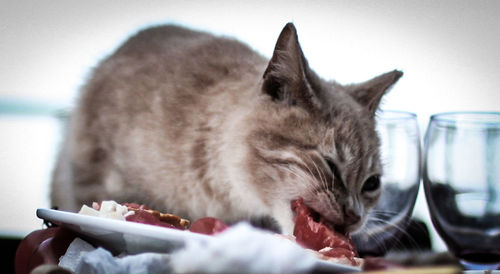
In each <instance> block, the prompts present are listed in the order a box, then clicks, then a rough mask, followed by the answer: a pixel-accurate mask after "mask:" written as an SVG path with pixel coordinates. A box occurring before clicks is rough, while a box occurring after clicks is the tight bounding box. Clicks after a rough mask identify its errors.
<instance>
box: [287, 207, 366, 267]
mask: <svg viewBox="0 0 500 274" xmlns="http://www.w3.org/2000/svg"><path fill="white" fill-rule="evenodd" d="M291 207H292V211H293V212H295V217H294V222H295V228H294V230H293V235H294V236H295V239H296V241H297V243H299V244H301V245H302V246H304V247H306V248H310V249H313V250H316V251H319V250H321V249H323V248H325V247H330V248H331V249H328V250H326V251H322V252H320V253H322V254H323V255H326V256H329V257H334V258H338V257H342V256H345V257H346V258H348V259H349V260H350V261H352V262H354V257H357V256H358V253H357V252H356V249H355V247H354V244H353V242H352V240H351V238H350V237H349V235H344V234H341V233H339V232H337V231H335V230H334V229H333V227H332V226H331V225H330V224H328V223H327V222H325V221H324V220H323V219H320V220H319V221H318V222H317V221H315V220H314V217H313V216H314V214H315V212H314V211H313V210H312V209H311V208H309V207H308V206H306V205H305V204H304V200H303V199H302V198H299V199H297V200H293V201H292V202H291Z"/></svg>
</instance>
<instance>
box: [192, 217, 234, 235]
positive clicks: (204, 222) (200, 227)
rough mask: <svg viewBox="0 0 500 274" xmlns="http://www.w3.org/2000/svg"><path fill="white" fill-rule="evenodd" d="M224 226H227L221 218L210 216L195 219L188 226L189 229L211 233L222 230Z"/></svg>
mask: <svg viewBox="0 0 500 274" xmlns="http://www.w3.org/2000/svg"><path fill="white" fill-rule="evenodd" d="M226 228H228V226H227V225H226V224H225V223H224V222H222V221H221V220H219V219H217V218H212V217H205V218H200V219H198V220H196V221H195V222H194V223H193V224H192V225H191V227H190V228H189V231H191V232H196V233H201V234H206V235H213V234H216V233H219V232H222V231H224V230H225V229H226Z"/></svg>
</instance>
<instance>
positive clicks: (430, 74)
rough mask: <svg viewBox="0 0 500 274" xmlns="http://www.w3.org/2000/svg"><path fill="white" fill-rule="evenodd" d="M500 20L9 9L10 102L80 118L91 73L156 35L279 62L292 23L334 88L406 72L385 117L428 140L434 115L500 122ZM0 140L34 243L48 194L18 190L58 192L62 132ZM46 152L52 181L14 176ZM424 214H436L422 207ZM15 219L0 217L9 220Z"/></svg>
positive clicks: (317, 7) (387, 1) (265, 8)
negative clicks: (168, 32) (495, 117)
mask: <svg viewBox="0 0 500 274" xmlns="http://www.w3.org/2000/svg"><path fill="white" fill-rule="evenodd" d="M498 14H500V1H494V0H490V1H481V0H479V1H469V0H458V1H433V0H424V1H400V0H382V1H357V0H356V1H347V0H346V1H94V0H92V1H63V0H38V1H14V0H12V1H5V0H3V1H2V3H1V8H0V99H2V98H11V97H15V98H29V99H36V100H39V101H41V102H48V103H50V104H57V105H60V106H63V107H71V106H72V104H73V103H74V99H75V98H76V94H77V90H78V87H79V86H80V85H81V84H82V83H83V81H84V80H85V76H86V75H87V73H88V71H89V69H90V68H91V67H92V66H93V65H95V64H96V63H97V62H98V60H100V59H101V58H103V57H104V56H105V55H106V54H108V53H109V52H110V51H112V50H113V49H114V48H115V47H117V46H118V44H119V43H121V42H123V40H124V39H126V37H127V36H129V35H130V34H131V33H132V32H134V31H136V30H137V29H139V28H142V27H145V26H148V25H150V24H157V23H163V22H176V23H182V24H186V25H189V26H193V27H197V28H201V29H206V30H209V31H212V32H215V33H219V34H225V35H231V36H236V37H238V38H240V39H241V40H243V41H245V42H247V43H248V44H249V45H251V46H252V47H254V48H255V49H256V50H258V51H260V52H261V53H262V54H264V55H266V56H270V54H271V53H272V49H273V47H274V43H275V41H276V38H277V36H278V34H279V32H280V31H281V29H282V27H283V26H284V25H285V23H286V22H289V21H292V22H294V23H295V25H296V27H297V29H298V33H299V39H300V42H301V44H302V47H303V50H304V52H305V55H306V57H307V58H308V60H309V62H310V65H311V67H312V68H313V69H315V70H316V71H317V72H318V73H319V74H320V75H321V76H323V77H324V78H327V79H336V80H337V81H339V82H341V83H350V82H356V81H363V80H366V79H369V78H371V77H373V76H375V75H377V74H380V73H383V72H386V71H389V70H392V69H395V68H397V69H400V70H403V71H404V72H405V75H404V77H403V78H402V79H401V80H400V82H399V83H398V84H397V86H396V87H395V88H394V89H393V90H392V91H391V93H390V94H389V95H388V96H387V97H386V98H385V102H384V108H385V109H397V110H406V111H412V112H415V113H417V114H418V116H419V119H420V125H421V132H422V133H423V132H424V131H425V126H426V122H427V120H428V118H429V115H430V114H432V113H436V112H442V111H452V110H495V111H500V104H499V103H500V90H499V87H500V77H499V72H500V69H499V64H500V50H499V49H500V20H499V18H498ZM0 122H1V121H0ZM0 128H1V129H2V131H1V132H0V149H1V150H0V157H1V159H4V161H2V162H0V163H2V166H0V171H1V172H0V178H1V184H2V188H0V189H1V190H2V194H3V195H5V196H12V197H16V201H19V202H18V203H19V204H21V203H25V202H26V203H27V200H29V204H30V205H29V206H28V207H26V208H24V209H23V208H21V209H20V210H22V214H20V215H23V214H26V215H29V214H32V215H33V217H32V218H31V219H30V220H28V221H22V220H21V217H19V220H18V219H17V217H12V218H13V224H12V227H9V228H8V229H9V230H13V231H20V232H21V233H26V232H28V231H30V230H32V229H34V228H37V227H39V220H37V219H36V218H35V217H34V208H36V207H41V206H47V205H46V196H45V193H43V195H42V194H39V195H40V196H41V197H39V200H37V198H36V197H35V196H36V195H34V196H33V193H30V191H20V192H14V191H10V190H6V189H7V188H8V187H7V186H8V185H10V184H14V182H15V184H25V185H27V187H26V189H30V188H31V189H33V190H32V191H33V192H34V191H38V190H39V186H38V184H40V181H44V182H47V181H48V180H49V179H48V178H49V172H50V169H51V165H52V161H53V158H52V157H53V152H52V151H47V149H46V148H43V149H42V147H43V146H44V145H43V144H45V143H46V144H54V142H55V141H54V140H56V138H57V137H58V136H59V135H58V134H59V132H57V130H56V129H55V128H53V127H51V126H50V125H48V124H46V128H45V129H46V130H48V131H51V132H52V134H53V135H50V136H48V135H43V134H40V135H33V136H32V137H33V138H38V139H39V140H38V141H37V143H36V144H37V145H34V143H30V145H26V144H25V143H23V142H25V140H24V139H22V138H20V139H14V140H16V142H15V144H10V143H8V141H6V140H12V138H11V135H12V132H13V131H11V130H10V129H9V127H5V126H2V127H0ZM25 134H30V133H29V131H25ZM43 138H45V139H43ZM54 146H55V145H54ZM33 147H34V148H33ZM36 147H39V149H40V150H37V151H35V152H34V153H36V154H40V155H44V156H45V157H46V158H45V159H46V160H45V161H44V160H41V159H40V161H39V162H40V163H39V164H36V163H34V164H33V165H34V166H36V167H37V168H41V169H42V170H45V171H44V172H41V173H40V174H41V175H39V176H41V177H43V179H42V180H41V179H40V178H28V177H26V176H24V175H23V176H21V174H22V170H23V169H22V166H23V164H22V161H21V162H19V164H4V163H5V162H9V163H14V162H10V161H9V159H10V157H12V155H15V154H19V155H24V154H22V153H25V151H26V150H27V149H36ZM26 157H27V156H26ZM26 161H28V158H26ZM15 163H17V162H15ZM44 182H42V183H44ZM42 189H43V188H42ZM28 194H29V195H28ZM11 200H12V199H11ZM6 201H10V200H9V199H5V200H0V207H2V208H5V207H6V203H7V202H6ZM416 214H421V215H423V216H424V215H425V214H426V213H425V206H424V205H423V200H422V199H421V198H420V200H419V206H418V207H417V212H416ZM4 215H5V213H0V219H4V217H5V216H4ZM0 229H1V228H0Z"/></svg>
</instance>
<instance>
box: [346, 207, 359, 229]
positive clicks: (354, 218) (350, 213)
mask: <svg viewBox="0 0 500 274" xmlns="http://www.w3.org/2000/svg"><path fill="white" fill-rule="evenodd" d="M360 219H361V216H359V214H358V213H356V212H355V211H354V210H353V209H351V208H347V207H344V226H345V227H348V226H351V225H353V224H355V223H357V222H359V220H360Z"/></svg>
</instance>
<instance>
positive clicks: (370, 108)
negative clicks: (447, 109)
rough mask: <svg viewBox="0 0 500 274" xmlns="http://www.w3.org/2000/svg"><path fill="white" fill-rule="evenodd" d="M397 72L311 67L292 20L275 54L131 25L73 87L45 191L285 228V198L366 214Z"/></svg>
mask: <svg viewBox="0 0 500 274" xmlns="http://www.w3.org/2000/svg"><path fill="white" fill-rule="evenodd" d="M401 76H402V72H400V71H398V70H394V71H391V72H387V73H385V74H382V75H380V76H378V77H375V78H373V79H371V80H368V81H366V82H363V83H356V84H349V85H341V84H339V83H337V82H335V81H325V80H323V79H321V78H320V77H319V76H318V75H317V74H316V73H315V72H313V70H312V69H311V68H309V65H308V62H307V60H306V58H305V57H304V54H303V52H302V49H301V47H300V44H299V41H298V36H297V30H296V28H295V26H294V25H293V23H288V24H286V26H285V27H284V28H283V30H282V32H281V34H280V35H279V37H278V40H277V43H276V46H275V49H274V52H273V55H272V57H271V59H270V60H269V59H266V58H265V57H263V56H262V55H260V54H258V53H257V52H255V51H254V50H252V49H251V48H250V47H249V46H247V45H246V44H243V43H241V42H239V41H236V40H235V39H232V38H227V37H217V36H214V35H211V34H209V33H205V32H200V31H195V30H190V29H186V28H183V27H180V26H175V25H166V26H157V27H151V28H148V29H145V30H142V31H139V32H138V33H137V34H135V35H134V36H132V37H131V38H130V39H129V40H128V41H127V42H125V43H124V44H123V45H122V46H121V47H119V48H118V49H117V50H116V52H114V53H113V54H112V55H110V56H109V57H108V58H106V59H105V60H103V61H102V62H101V63H100V64H99V65H98V66H97V67H96V68H95V69H94V70H93V73H92V75H91V77H90V79H89V80H88V82H87V83H86V85H85V86H84V87H83V90H82V93H81V94H80V98H79V101H78V105H77V106H76V108H75V109H74V111H73V113H72V116H71V117H70V121H69V123H68V125H67V128H68V130H67V135H66V138H65V141H64V144H63V146H62V149H61V152H60V155H59V159H58V162H57V164H56V167H55V170H54V175H53V182H52V190H51V203H52V205H53V206H57V207H59V209H62V210H68V211H77V210H78V209H79V208H80V207H81V206H82V204H89V203H91V202H92V201H101V200H107V199H112V200H116V201H118V202H136V203H143V204H146V205H148V206H149V207H151V208H154V209H156V210H161V211H166V212H171V213H174V214H177V215H180V216H183V217H186V218H188V219H191V220H195V219H198V218H201V217H205V216H213V217H217V218H219V219H221V220H222V221H224V222H227V223H229V224H232V223H235V222H238V221H241V220H251V221H253V222H254V223H259V222H260V223H261V225H262V226H267V227H268V228H269V229H272V230H276V231H279V232H281V233H284V234H291V233H292V232H293V227H294V223H293V212H292V211H291V209H290V202H291V200H293V199H297V198H299V197H302V198H303V199H304V202H305V203H306V204H307V205H308V206H309V207H311V208H312V209H314V210H315V211H316V212H317V213H318V214H319V215H320V216H321V217H322V218H325V219H326V220H328V221H329V222H331V223H332V224H334V225H335V226H336V227H338V228H339V229H341V230H343V231H345V232H352V231H356V230H358V229H359V228H360V227H362V225H363V223H364V222H365V219H366V216H367V212H368V211H369V210H370V209H371V208H372V207H373V206H374V205H375V204H376V202H377V200H378V197H379V196H380V176H381V174H382V165H381V162H380V159H379V138H378V136H377V133H376V131H375V115H376V112H377V109H378V107H379V103H380V101H381V99H382V97H383V95H384V94H386V92H387V91H388V90H390V88H391V87H392V86H393V85H394V84H395V83H396V81H397V80H398V79H399V78H400V77H401Z"/></svg>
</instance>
